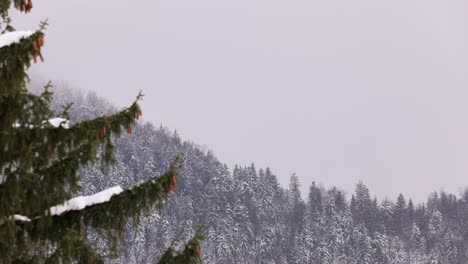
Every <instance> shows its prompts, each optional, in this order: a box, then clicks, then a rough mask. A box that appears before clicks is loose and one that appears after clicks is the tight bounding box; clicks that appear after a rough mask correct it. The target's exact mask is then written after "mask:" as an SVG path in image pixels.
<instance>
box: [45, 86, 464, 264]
mask: <svg viewBox="0 0 468 264" xmlns="http://www.w3.org/2000/svg"><path fill="white" fill-rule="evenodd" d="M67 102H74V105H73V107H72V108H71V112H70V117H71V119H72V122H76V121H78V120H83V119H88V118H91V117H94V116H97V115H102V114H106V113H110V112H112V111H114V110H115V108H114V107H113V106H112V104H110V103H109V102H107V101H105V100H103V99H101V98H99V97H98V96H96V95H94V94H87V95H85V94H84V93H83V92H80V91H76V90H69V89H58V90H56V91H55V101H54V104H53V105H54V107H55V108H56V109H57V110H59V109H60V107H61V106H62V105H64V104H66V103H67ZM116 151H117V156H116V157H117V162H116V164H115V166H114V167H112V168H106V169H104V172H103V171H101V169H100V167H99V165H96V166H89V167H86V168H83V170H82V179H83V180H82V181H83V183H82V184H83V187H84V188H83V189H84V193H85V194H92V193H95V192H98V191H100V190H103V189H105V188H109V187H111V186H114V185H116V184H119V185H121V186H123V187H129V186H132V185H134V184H137V183H139V182H141V181H143V180H145V179H147V178H149V177H151V176H154V175H158V174H160V173H162V172H163V171H164V170H165V169H166V168H167V166H168V165H169V163H170V162H171V161H172V160H173V158H174V157H175V156H176V155H180V156H181V157H182V161H183V165H184V169H183V170H182V171H181V174H180V177H179V179H180V181H179V182H180V183H179V184H178V187H177V190H176V192H175V193H174V194H172V195H171V196H170V198H169V200H168V203H167V206H165V208H164V209H163V210H162V212H161V213H158V212H157V210H154V211H153V212H151V213H150V214H149V215H148V216H147V217H145V218H142V219H141V222H140V227H139V228H137V229H134V228H133V226H131V225H130V226H129V227H128V229H129V230H131V232H128V234H127V236H126V237H125V239H126V242H125V248H124V249H123V254H122V256H121V257H120V258H118V259H116V260H112V261H110V263H128V264H136V263H155V261H156V260H157V259H158V258H159V257H160V256H161V254H162V253H163V251H164V249H165V248H166V247H167V246H168V245H169V244H170V243H171V242H172V239H174V238H178V239H180V240H185V239H186V238H188V237H190V236H191V235H193V233H194V231H195V230H196V228H197V226H198V225H200V224H203V225H204V226H205V234H206V236H207V240H206V241H205V243H204V244H203V246H202V248H203V257H204V261H205V263H226V264H230V263H355V264H361V263H395V264H396V263H450V264H452V263H460V264H464V263H468V256H467V253H468V243H467V242H468V192H465V193H464V194H463V195H462V196H461V197H460V196H457V195H453V194H446V193H433V194H431V195H430V196H429V198H428V201H427V203H424V204H419V205H416V204H413V202H412V201H411V200H410V199H409V198H408V197H403V196H402V195H400V196H399V197H397V198H396V200H395V201H391V200H383V201H378V200H377V199H375V198H373V196H372V195H371V193H370V191H369V189H368V188H367V187H366V186H365V185H364V184H363V183H357V185H356V190H355V192H354V193H353V195H352V196H351V197H346V196H345V195H344V194H343V192H342V191H341V190H340V189H339V188H338V187H332V188H329V189H325V188H323V187H320V186H318V185H316V184H315V183H313V182H312V180H311V181H310V182H307V183H303V184H306V185H309V184H311V185H310V192H309V193H308V194H307V197H308V198H307V199H306V200H303V199H302V197H301V193H300V191H299V186H300V184H301V183H300V182H299V180H298V178H297V177H296V176H295V175H292V176H291V181H290V185H289V187H288V188H285V187H283V186H279V184H278V180H277V178H276V176H275V175H274V173H273V172H272V170H270V169H269V168H264V169H259V168H256V167H255V165H254V164H251V165H248V166H237V167H235V168H232V170H231V168H228V167H227V166H226V165H225V164H223V163H222V162H221V161H219V160H218V159H217V158H216V157H215V156H214V154H213V153H212V152H210V151H206V150H202V149H201V148H200V147H198V146H197V145H196V144H194V143H190V142H187V141H184V140H182V139H180V138H179V136H178V135H177V133H175V132H172V131H171V130H169V129H168V128H164V127H159V128H158V127H155V126H154V125H152V124H148V123H145V122H141V123H140V125H138V126H137V127H136V128H135V129H134V131H133V133H132V134H130V135H124V136H122V137H121V138H120V139H118V140H117V149H116ZM272 166H274V164H272ZM402 184H403V183H402ZM90 239H91V240H95V239H96V238H95V236H94V235H93V234H92V233H91V234H90ZM96 243H105V241H96Z"/></svg>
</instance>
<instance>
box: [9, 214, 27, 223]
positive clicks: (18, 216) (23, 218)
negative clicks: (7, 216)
mask: <svg viewBox="0 0 468 264" xmlns="http://www.w3.org/2000/svg"><path fill="white" fill-rule="evenodd" d="M13 219H15V221H22V222H30V221H31V219H29V218H28V217H26V216H24V215H17V214H15V215H14V216H13Z"/></svg>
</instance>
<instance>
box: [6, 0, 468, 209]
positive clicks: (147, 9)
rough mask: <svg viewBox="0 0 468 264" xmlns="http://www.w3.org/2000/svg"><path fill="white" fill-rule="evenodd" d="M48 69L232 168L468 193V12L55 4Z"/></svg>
mask: <svg viewBox="0 0 468 264" xmlns="http://www.w3.org/2000/svg"><path fill="white" fill-rule="evenodd" d="M34 4H35V8H34V9H33V10H32V13H31V14H28V15H27V16H24V15H21V16H18V15H15V16H14V18H15V25H16V27H17V29H31V28H33V29H34V28H37V27H36V25H37V24H38V22H39V21H40V20H41V19H44V18H49V22H50V27H49V29H48V30H47V36H46V39H45V49H44V56H45V59H46V61H45V63H43V64H41V63H40V64H37V65H34V66H33V68H32V71H33V72H35V73H39V74H40V75H42V76H44V77H46V78H50V79H54V80H65V81H67V82H68V83H69V84H70V85H71V86H75V87H80V88H83V89H87V90H94V91H96V92H97V93H98V94H99V95H101V96H103V97H106V98H108V99H109V100H110V101H112V102H114V103H116V104H118V105H119V106H126V105H129V104H130V103H131V102H132V101H133V99H134V98H135V96H136V95H137V94H138V92H139V91H140V90H143V91H144V93H145V94H146V96H145V99H144V102H143V103H142V107H143V111H144V114H145V116H144V117H145V120H147V121H151V122H153V123H155V124H156V125H159V124H161V123H162V124H163V125H165V126H168V127H169V128H171V129H177V131H178V132H179V134H180V135H181V136H182V137H183V139H186V140H190V141H194V142H196V143H197V144H200V145H206V146H208V148H210V149H212V150H213V151H214V153H215V154H216V155H217V156H218V158H219V159H220V160H221V161H222V162H225V163H227V164H228V165H230V166H233V165H234V164H236V163H238V164H250V163H251V162H254V163H255V164H256V165H257V168H260V167H265V166H270V167H271V168H272V170H273V171H274V172H275V173H276V174H277V175H278V177H279V179H280V182H281V183H282V185H283V186H287V184H288V181H289V176H290V174H291V173H293V172H295V173H297V175H298V176H299V177H300V179H301V180H302V184H303V186H304V187H303V189H304V191H306V189H307V188H308V186H309V184H310V183H311V182H312V181H316V182H320V183H323V184H324V185H325V186H330V185H337V186H340V187H342V188H344V189H345V190H347V191H348V192H350V191H352V190H353V189H354V186H355V184H356V182H357V181H358V180H363V181H364V182H365V183H366V184H367V185H368V186H369V187H370V189H371V191H372V193H373V194H377V195H378V196H379V197H380V198H383V197H385V196H389V197H390V198H392V199H394V198H395V196H396V195H397V194H398V193H399V192H402V193H403V194H405V195H406V196H412V197H413V198H415V199H416V200H418V201H422V200H425V198H426V197H427V195H428V193H430V192H431V191H434V190H440V189H441V188H443V189H445V190H447V191H451V192H458V191H459V190H460V189H461V188H462V187H465V186H468V72H467V71H468V30H467V27H468V2H467V1H466V0H459V1H440V0H437V1H435V0H410V1H408V0H391V1H390V0H382V1H376V0H353V1H344V0H343V1H333V0H331V1H328V0H327V1H314V0H304V1H301V0H281V1H280V0H187V1H178V0H164V1H162V0H139V1H129V0H119V1H115V0H113V1H110V0H100V1H85V0H80V1H75V0H67V1H64V0H60V1H59V0H48V1H35V2H34Z"/></svg>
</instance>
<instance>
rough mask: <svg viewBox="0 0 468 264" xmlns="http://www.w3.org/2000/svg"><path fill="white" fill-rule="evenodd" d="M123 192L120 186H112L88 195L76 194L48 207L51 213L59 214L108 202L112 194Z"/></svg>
mask: <svg viewBox="0 0 468 264" xmlns="http://www.w3.org/2000/svg"><path fill="white" fill-rule="evenodd" d="M121 192H123V189H122V188H121V187H120V186H114V187H112V188H109V189H106V190H104V191H102V192H98V193H96V194H93V195H88V196H78V197H75V198H72V199H70V200H68V201H66V202H65V203H63V204H60V205H56V206H53V207H51V208H50V214H51V215H61V214H63V213H65V212H68V211H76V210H82V209H84V208H86V207H88V206H92V205H95V204H100V203H105V202H108V201H109V200H110V199H111V197H112V196H114V195H117V194H119V193H121Z"/></svg>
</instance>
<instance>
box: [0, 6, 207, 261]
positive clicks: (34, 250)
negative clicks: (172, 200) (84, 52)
mask: <svg viewBox="0 0 468 264" xmlns="http://www.w3.org/2000/svg"><path fill="white" fill-rule="evenodd" d="M11 6H13V8H16V9H18V10H20V11H21V12H25V13H29V12H30V11H31V9H32V7H33V5H32V1H31V0H0V15H1V17H2V22H1V24H0V30H1V31H2V35H0V149H1V151H0V170H1V171H0V238H1V239H0V263H6V264H8V263H103V262H104V259H105V257H113V256H116V255H117V254H118V252H119V249H120V246H121V243H120V242H121V241H122V240H123V237H124V234H125V228H126V226H127V223H128V222H129V220H131V222H133V223H134V224H138V223H139V221H140V218H141V214H142V213H149V212H150V210H151V209H152V208H153V207H155V206H156V207H158V208H161V207H162V206H163V205H164V202H165V200H166V199H167V197H168V195H169V194H170V193H171V192H172V191H173V190H174V189H175V187H176V181H177V177H176V174H177V171H178V169H179V168H180V164H179V162H178V161H177V160H176V161H174V163H173V164H171V165H170V166H169V168H168V170H167V172H165V173H163V174H162V175H161V176H158V177H154V178H151V179H150V180H148V181H146V182H143V183H141V184H139V185H137V186H134V187H133V188H131V189H127V190H123V189H122V188H121V187H120V186H115V187H113V188H110V189H107V190H104V191H102V192H100V193H98V194H95V195H90V196H81V197H75V198H73V199H71V198H72V197H73V196H74V195H76V194H77V193H78V192H79V191H80V189H81V188H80V177H79V170H80V169H81V168H82V166H83V165H87V164H93V163H96V162H99V161H100V162H101V167H102V168H103V169H104V168H106V167H107V166H109V165H112V163H113V161H114V155H115V154H114V140H115V138H117V137H119V136H120V135H121V133H122V131H125V130H126V131H127V132H128V133H132V129H133V127H134V126H135V125H136V122H137V119H138V118H139V117H140V116H141V115H142V112H141V109H140V107H139V105H138V101H139V100H140V99H141V95H140V96H138V98H137V100H136V101H135V102H134V103H133V104H132V105H131V106H130V107H128V108H126V109H123V110H122V111H120V112H117V113H115V114H113V115H108V116H101V117H98V118H94V119H92V120H87V121H83V122H78V123H75V124H73V125H70V122H69V121H68V119H69V118H68V115H67V112H68V111H67V109H68V107H65V109H64V111H63V113H62V114H60V115H58V116H59V117H57V115H56V114H55V113H54V112H53V111H52V110H50V102H51V98H52V94H51V92H49V88H50V87H51V85H50V84H47V85H46V86H45V89H44V92H42V94H39V95H36V94H33V93H31V92H29V91H28V89H27V84H28V81H29V78H28V75H27V70H28V68H29V67H30V66H31V63H32V61H34V62H37V60H38V58H40V59H41V60H42V54H41V48H42V46H43V45H44V37H45V34H44V30H45V27H46V25H47V23H41V26H40V28H39V30H38V31H36V32H32V31H15V30H14V28H13V27H12V25H11V19H10V17H9V11H10V7H11ZM90 233H97V234H99V235H100V236H101V237H102V238H103V239H105V240H107V245H109V246H108V247H107V248H105V249H98V248H96V246H95V245H92V244H90V243H88V235H89V234H90ZM202 239H203V236H202V235H201V230H199V231H198V232H197V233H196V234H195V236H194V237H193V238H192V239H191V240H189V242H188V243H187V244H186V245H185V248H184V249H183V250H181V251H178V250H177V249H175V247H172V246H171V247H170V248H169V249H168V250H167V251H166V253H165V254H164V255H163V257H162V259H161V261H160V262H159V263H200V262H201V257H200V255H201V252H200V245H199V241H200V240H202Z"/></svg>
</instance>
